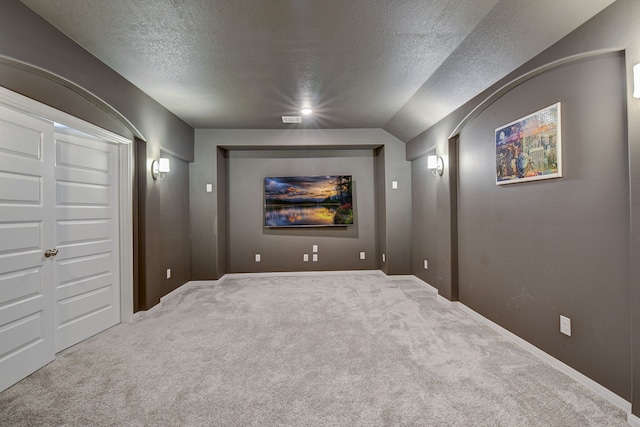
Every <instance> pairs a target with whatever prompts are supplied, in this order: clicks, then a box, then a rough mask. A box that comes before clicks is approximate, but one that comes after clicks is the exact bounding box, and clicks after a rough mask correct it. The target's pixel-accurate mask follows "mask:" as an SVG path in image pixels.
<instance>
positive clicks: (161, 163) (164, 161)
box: [158, 157, 171, 173]
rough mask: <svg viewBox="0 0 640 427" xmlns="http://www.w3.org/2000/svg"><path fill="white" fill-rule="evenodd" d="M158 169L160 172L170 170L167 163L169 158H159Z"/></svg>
mask: <svg viewBox="0 0 640 427" xmlns="http://www.w3.org/2000/svg"><path fill="white" fill-rule="evenodd" d="M158 170H159V171H160V173H166V172H171V165H170V164H169V159H165V158H162V157H161V158H160V160H159V161H158Z"/></svg>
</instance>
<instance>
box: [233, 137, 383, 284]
mask: <svg viewBox="0 0 640 427" xmlns="http://www.w3.org/2000/svg"><path fill="white" fill-rule="evenodd" d="M227 168H228V181H227V187H228V191H227V206H228V210H229V217H228V220H227V223H228V236H229V239H228V242H227V244H228V247H229V252H228V263H229V272H230V273H245V272H263V271H318V270H372V269H375V268H377V255H376V251H375V249H376V238H377V234H376V221H375V215H376V206H375V179H374V168H375V164H374V154H373V151H372V150H370V149H369V150H304V151H302V150H291V151H289V150H279V151H264V150H261V151H251V150H248V151H230V152H229V153H228V158H227ZM314 175H352V177H353V198H354V209H355V219H354V222H355V224H354V225H350V226H340V227H297V228H266V227H264V178H265V177H268V176H314ZM314 244H317V245H318V261H317V262H314V261H313V257H312V256H313V251H312V246H313V245H314ZM361 251H364V252H365V254H366V258H365V259H364V260H361V259H360V258H359V253H360V252H361ZM255 254H260V255H261V261H260V262H255V258H254V257H255ZM303 254H307V255H308V256H309V261H307V262H305V261H303Z"/></svg>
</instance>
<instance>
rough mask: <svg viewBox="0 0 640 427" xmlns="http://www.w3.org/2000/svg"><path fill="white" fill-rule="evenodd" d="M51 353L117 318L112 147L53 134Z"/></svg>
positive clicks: (115, 180)
mask: <svg viewBox="0 0 640 427" xmlns="http://www.w3.org/2000/svg"><path fill="white" fill-rule="evenodd" d="M55 152H56V162H55V198H56V200H55V239H56V248H57V249H58V254H57V255H56V257H55V274H54V277H55V322H56V323H55V324H56V332H55V337H56V352H58V351H60V350H63V349H65V348H67V347H69V346H72V345H74V344H76V343H78V342H80V341H82V340H84V339H86V338H88V337H90V336H92V335H95V334H97V333H98V332H101V331H103V330H105V329H107V328H109V327H111V326H113V325H115V324H117V323H119V322H120V271H119V252H118V251H119V241H118V240H119V224H118V215H119V210H118V177H119V169H118V155H117V153H118V151H117V146H116V145H114V144H111V143H108V142H102V141H97V140H94V139H89V138H81V137H78V136H71V135H65V134H58V133H56V135H55Z"/></svg>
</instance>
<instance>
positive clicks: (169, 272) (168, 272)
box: [167, 268, 171, 279]
mask: <svg viewBox="0 0 640 427" xmlns="http://www.w3.org/2000/svg"><path fill="white" fill-rule="evenodd" d="M167 279H171V269H170V268H167Z"/></svg>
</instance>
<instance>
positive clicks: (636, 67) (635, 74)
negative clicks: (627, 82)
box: [633, 64, 640, 99]
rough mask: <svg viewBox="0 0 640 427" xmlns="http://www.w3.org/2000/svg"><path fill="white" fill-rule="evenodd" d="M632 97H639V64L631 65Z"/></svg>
mask: <svg viewBox="0 0 640 427" xmlns="http://www.w3.org/2000/svg"><path fill="white" fill-rule="evenodd" d="M633 97H634V98H638V99H640V64H636V65H634V66H633Z"/></svg>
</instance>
